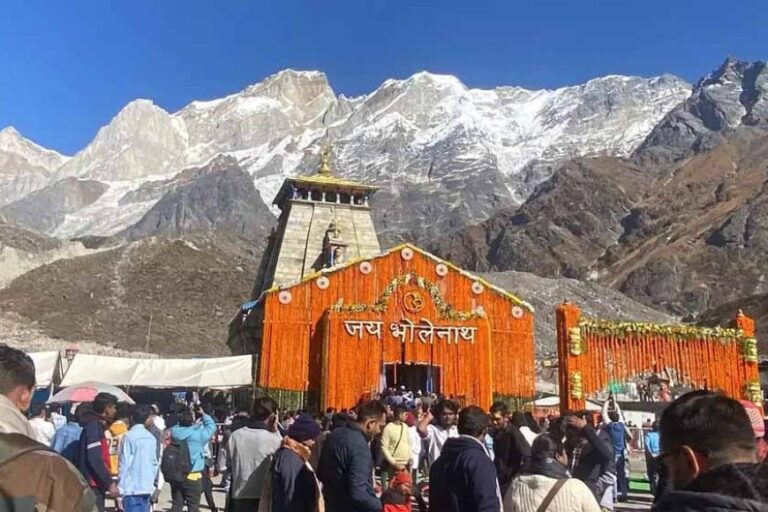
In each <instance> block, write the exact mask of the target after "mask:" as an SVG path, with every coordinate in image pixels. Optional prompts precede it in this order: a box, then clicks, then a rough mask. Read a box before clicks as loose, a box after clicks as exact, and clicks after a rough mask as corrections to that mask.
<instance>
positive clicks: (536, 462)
mask: <svg viewBox="0 0 768 512" xmlns="http://www.w3.org/2000/svg"><path fill="white" fill-rule="evenodd" d="M521 474H523V475H542V476H546V477H547V478H555V479H557V480H560V479H561V478H571V473H570V472H569V471H568V468H567V467H565V465H564V464H563V463H562V462H560V461H559V460H557V459H550V458H539V457H532V458H531V459H529V460H528V463H527V464H526V465H525V466H524V467H523V470H522V471H521Z"/></svg>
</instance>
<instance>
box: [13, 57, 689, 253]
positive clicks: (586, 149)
mask: <svg viewBox="0 0 768 512" xmlns="http://www.w3.org/2000/svg"><path fill="white" fill-rule="evenodd" d="M689 94H690V85H689V84H687V83H686V82H684V81H682V80H680V79H678V78H676V77H673V76H669V75H665V76H662V77H656V78H638V77H624V76H608V77H604V78H597V79H594V80H591V81H589V82H587V83H586V84H583V85H577V86H572V87H564V88H561V89H556V90H539V91H534V90H527V89H522V88H519V87H499V88H496V89H493V90H480V89H471V88H468V87H466V86H465V85H464V84H462V83H461V82H460V81H459V80H458V79H457V78H455V77H452V76H445V75H435V74H431V73H426V72H422V73H417V74H416V75H414V76H412V77H410V78H408V79H406V80H387V81H385V82H384V83H383V84H382V85H381V86H380V87H379V88H378V89H376V90H375V91H374V92H372V93H370V94H368V95H365V96H361V97H357V98H347V97H345V96H343V95H341V96H337V95H336V94H335V93H334V91H333V89H332V88H331V86H330V85H329V83H328V81H327V78H326V77H325V75H324V74H323V73H320V72H315V71H310V72H300V71H293V70H286V71H282V72H280V73H277V74H275V75H272V76H270V77H268V78H267V79H265V80H264V81H262V82H261V83H258V84H256V85H253V86H250V87H248V88H246V89H245V90H243V91H241V92H239V93H236V94H233V95H231V96H228V97H226V98H221V99H214V100H212V101H196V102H193V103H191V104H189V105H188V106H186V107H184V108H183V109H181V110H180V111H179V112H176V113H173V114H172V113H169V112H167V111H165V110H163V109H162V108H161V107H159V106H157V105H155V104H153V103H152V102H151V101H148V100H136V101H133V102H131V103H129V104H128V105H127V106H126V107H124V108H123V110H121V111H120V112H119V113H118V114H117V115H116V116H115V117H114V118H113V119H112V121H111V122H110V123H109V124H108V125H107V126H105V127H103V128H102V129H101V130H99V132H98V134H97V135H96V137H95V138H94V140H93V141H92V142H91V143H90V144H89V145H88V146H87V147H86V148H85V149H83V150H82V151H80V152H79V153H77V154H76V155H75V156H74V157H73V158H71V159H69V160H68V161H65V159H64V157H61V155H58V157H59V159H60V162H59V164H56V163H55V162H53V163H51V165H50V166H49V167H43V170H44V171H45V172H47V173H50V174H51V177H50V178H48V179H47V181H46V180H45V179H43V178H45V176H39V177H37V178H35V180H36V181H35V183H37V182H38V181H41V183H40V184H37V185H35V186H34V187H30V191H31V190H35V189H39V188H42V187H43V186H45V185H46V184H48V183H50V182H51V181H53V180H58V179H63V178H66V177H76V178H79V179H87V180H96V181H100V182H103V183H105V184H106V185H107V186H108V187H109V188H108V190H107V192H105V193H104V194H102V195H101V196H100V197H99V198H98V199H97V200H96V201H95V202H94V203H92V204H89V205H88V206H86V207H85V208H84V209H83V210H81V211H77V212H71V213H69V214H68V215H67V216H66V218H65V219H64V220H63V222H61V223H59V224H58V225H57V226H56V228H55V229H54V230H53V231H52V233H53V234H56V235H57V236H61V237H69V236H77V235H86V234H91V235H110V234H114V233H117V232H119V231H121V230H124V229H125V228H127V227H129V226H130V225H132V224H133V223H135V222H137V221H138V220H139V218H141V216H142V215H143V214H144V213H145V212H147V211H148V210H149V209H150V208H151V207H152V206H153V204H154V203H155V202H157V200H158V199H159V197H156V196H152V197H146V195H144V194H137V193H136V192H137V191H138V189H139V188H140V187H141V186H142V185H146V184H147V182H154V181H158V182H159V181H163V182H165V181H167V180H168V179H169V178H170V177H172V176H173V175H175V174H177V173H179V172H181V171H182V170H183V169H185V168H188V167H191V166H200V165H205V164H206V163H207V162H209V161H210V160H211V159H213V158H214V157H216V156H218V155H222V154H223V155H228V156H231V157H234V158H235V159H236V160H237V161H238V163H239V165H240V166H241V167H242V168H244V169H245V170H246V171H247V172H248V173H249V174H250V175H251V176H253V179H254V183H255V186H256V189H257V190H258V191H259V193H260V195H261V197H262V199H263V200H264V201H265V202H266V203H267V204H269V203H271V201H272V199H273V196H274V194H275V192H276V191H277V189H278V187H279V186H280V184H281V183H282V181H283V180H284V179H285V177H286V176H289V175H295V174H306V173H311V172H314V170H315V167H316V163H317V160H318V156H317V155H318V153H319V151H320V149H321V146H323V145H326V144H328V143H331V144H332V147H333V167H334V172H336V173H337V174H339V175H341V176H344V177H349V178H353V179H358V180H362V181H366V182H371V183H375V184H377V185H380V186H381V187H382V190H381V191H380V192H379V193H378V194H377V197H376V199H377V202H378V206H379V207H378V208H377V214H378V218H377V222H378V224H379V227H380V228H381V230H382V233H383V234H384V236H385V238H387V239H389V240H392V239H396V238H398V237H401V236H408V237H409V238H417V239H418V238H420V237H424V236H428V234H429V230H440V231H445V230H450V229H456V228H459V227H461V226H464V225H466V224H470V223H476V222H479V221H482V220H483V219H485V218H487V217H488V216H490V215H491V214H492V213H493V212H494V211H496V210H498V209H499V208H503V207H506V206H510V205H514V204H518V203H520V202H521V201H522V200H524V199H525V197H527V195H528V194H529V193H530V192H531V190H532V188H533V187H534V186H535V185H536V184H538V183H540V182H541V181H543V180H544V179H546V178H547V176H548V173H549V168H550V167H551V166H552V165H553V164H554V163H555V162H557V161H560V160H562V159H566V158H570V157H574V156H582V155H594V154H610V155H620V156H624V155H628V154H630V153H631V152H632V151H634V150H635V149H636V148H637V147H638V146H639V145H640V144H641V143H642V141H643V140H644V139H645V138H646V136H647V135H648V133H649V132H650V131H651V130H652V128H653V127H654V126H655V125H656V124H657V123H658V122H659V120H661V119H662V118H663V117H664V115H665V114H666V113H667V112H669V111H670V110H671V109H672V108H674V107H675V106H676V105H678V104H679V103H681V102H682V101H684V100H685V99H686V98H687V97H688V96H689ZM1 140H3V139H0V141H1ZM22 140H23V139H22ZM3 147H4V146H3V144H1V143H0V171H2V174H4V175H11V174H14V175H20V176H27V175H29V174H30V172H31V171H30V170H28V167H24V166H22V165H20V164H18V163H15V161H10V163H8V162H5V163H4V162H3V160H2V155H3ZM40 149H41V148H40ZM41 151H44V150H42V149H41ZM54 155H57V154H55V153H54ZM30 158H31V157H30ZM30 179H32V178H30ZM1 186H2V185H0V187H1ZM17 188H18V187H17ZM0 194H2V191H0ZM16 198H18V195H16V196H14V197H12V199H16ZM0 200H2V196H0ZM5 202H8V201H5ZM425 219H428V220H429V222H425ZM425 226H428V228H429V229H426V228H425Z"/></svg>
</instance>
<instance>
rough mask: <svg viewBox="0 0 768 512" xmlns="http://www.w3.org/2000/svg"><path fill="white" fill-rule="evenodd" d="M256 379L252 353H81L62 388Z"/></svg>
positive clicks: (230, 384)
mask: <svg viewBox="0 0 768 512" xmlns="http://www.w3.org/2000/svg"><path fill="white" fill-rule="evenodd" d="M252 380H253V376H252V368H251V356H250V355H247V356H235V357H212V358H205V359H132V358H127V357H109V356H97V355H90V354H77V356H75V359H74V361H72V364H71V365H70V367H69V369H68V370H67V373H66V375H64V379H63V380H62V381H61V387H66V386H73V385H76V384H81V383H83V382H87V381H96V382H103V383H105V384H112V385H114V386H144V387H149V388H195V387H201V388H222V389H224V388H235V387H239V386H248V385H250V384H251V382H252Z"/></svg>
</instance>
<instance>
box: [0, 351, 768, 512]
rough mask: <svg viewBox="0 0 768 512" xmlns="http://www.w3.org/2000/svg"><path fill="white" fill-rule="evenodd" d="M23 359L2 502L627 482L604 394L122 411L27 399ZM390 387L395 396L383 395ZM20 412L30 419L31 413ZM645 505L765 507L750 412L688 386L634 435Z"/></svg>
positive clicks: (499, 502) (427, 493) (602, 489)
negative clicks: (481, 402) (579, 407)
mask: <svg viewBox="0 0 768 512" xmlns="http://www.w3.org/2000/svg"><path fill="white" fill-rule="evenodd" d="M34 386H35V371H34V364H33V363H32V361H31V359H30V358H29V357H28V356H27V355H25V354H24V353H23V352H20V351H18V350H14V349H11V348H9V347H5V346H1V345H0V498H2V500H3V504H4V505H9V504H10V505H11V506H8V507H6V508H8V509H9V510H34V509H30V508H28V507H27V508H22V507H21V506H20V505H19V504H21V503H29V502H32V503H37V504H39V505H40V506H41V507H40V508H39V509H41V510H52V511H59V510H62V511H64V510H66V511H69V510H73V511H80V510H82V511H93V510H99V511H102V510H104V509H105V507H106V506H107V504H109V505H110V506H111V504H112V503H114V506H115V508H116V509H118V510H121V511H125V512H134V511H136V512H139V511H141V512H147V511H150V510H153V508H154V507H155V506H156V502H157V497H158V495H159V493H160V490H161V489H162V488H163V486H164V485H166V484H167V485H168V486H169V487H170V490H171V503H172V505H171V510H172V511H174V512H177V511H178V512H180V511H181V510H183V509H184V508H185V507H186V510H189V511H190V512H196V511H197V510H199V509H200V501H201V497H202V496H205V497H206V500H207V504H208V507H209V508H210V509H212V510H216V505H215V503H214V502H213V499H212V496H211V489H212V487H213V483H212V479H211V477H212V476H213V474H214V473H216V472H219V473H221V474H222V480H221V484H220V485H221V486H222V488H223V489H224V490H225V491H226V495H227V500H226V509H227V510H229V511H235V512H238V511H246V510H247V511H253V512H319V511H344V512H347V511H348V512H378V511H382V512H409V511H412V510H413V509H414V508H415V507H418V509H419V511H427V510H433V511H436V512H474V511H477V512H501V511H504V512H539V511H545V510H547V511H589V512H597V511H600V510H612V509H613V508H614V506H615V504H616V503H617V502H619V501H622V500H624V499H626V497H627V493H628V490H629V485H628V478H627V477H628V470H627V469H626V468H627V458H626V454H627V446H628V442H629V441H630V437H631V434H630V432H629V430H628V429H627V426H626V424H625V422H624V418H623V415H622V412H621V408H620V407H619V405H618V403H616V402H615V401H614V400H612V399H609V400H608V401H607V402H606V403H605V405H604V408H603V411H601V413H598V412H586V411H584V412H574V413H570V412H567V411H566V412H564V414H562V415H561V416H559V417H550V418H547V419H543V420H541V421H536V420H534V418H533V417H532V416H531V415H530V414H528V415H526V414H524V413H522V412H520V411H513V410H510V408H509V407H508V405H507V404H506V403H503V402H497V403H494V404H492V405H491V407H490V408H489V409H488V410H484V409H483V408H480V407H478V406H474V405H468V406H465V407H459V406H458V405H457V403H456V402H454V401H452V400H449V399H444V398H443V399H440V398H439V397H430V399H429V400H423V401H420V402H417V401H416V400H415V398H411V397H408V398H407V399H400V400H398V399H395V400H392V399H391V398H390V399H387V398H385V399H384V400H371V401H361V402H360V403H359V404H358V405H357V406H356V407H355V408H353V409H350V410H344V411H335V410H328V411H326V413H325V414H324V415H320V416H313V415H312V414H310V413H309V412H308V411H291V412H289V413H283V412H281V411H280V409H279V407H278V404H277V402H276V401H275V400H273V399H272V398H270V397H267V396H263V397H260V398H257V399H255V401H254V403H253V404H252V406H251V408H250V410H249V411H248V412H245V411H241V412H238V413H234V412H232V413H231V414H228V415H225V416H226V417H221V418H219V419H220V424H219V425H218V426H217V423H216V421H215V419H214V417H213V414H212V413H213V411H212V410H211V409H210V408H209V407H207V406H205V405H200V404H194V403H193V404H190V405H188V404H180V405H177V406H176V407H174V408H173V409H172V410H171V411H169V414H167V415H166V416H162V415H160V414H159V413H160V411H159V408H158V407H156V406H151V405H148V404H147V405H144V404H139V405H136V406H130V407H129V406H126V405H125V404H122V403H118V400H117V398H116V397H115V396H113V395H110V394H108V393H101V394H99V395H97V396H96V397H95V398H94V400H93V401H92V402H90V403H84V404H80V405H79V406H78V407H77V408H76V409H74V410H73V409H72V408H64V409H65V410H66V409H68V410H69V412H68V414H67V415H66V416H64V415H62V410H63V409H62V408H61V407H59V406H58V405H52V406H49V407H46V406H45V405H43V404H40V405H38V404H35V405H34V406H33V407H32V408H31V410H30V404H31V399H32V394H33V392H34ZM391 396H400V397H403V396H405V393H394V394H392V395H390V397H391ZM27 413H28V414H29V416H28V415H27ZM643 445H644V450H645V453H646V463H647V468H648V470H647V473H648V478H649V480H650V482H651V488H652V492H653V494H654V496H655V505H654V510H657V511H659V512H666V511H672V510H683V511H694V510H701V511H704V510H741V511H759V510H768V462H765V454H766V451H768V448H767V446H768V444H766V440H765V425H764V423H763V417H762V414H761V411H760V410H759V409H758V408H757V407H755V406H754V405H753V404H752V405H750V404H746V403H740V402H739V401H736V400H733V399H731V398H728V397H726V396H723V395H721V394H717V393H713V392H709V391H694V392H690V393H687V394H685V395H683V396H681V397H679V398H677V399H676V400H674V401H673V402H671V403H670V405H669V406H668V407H666V408H665V409H664V411H663V412H662V414H661V418H660V420H659V421H658V422H655V423H654V424H653V425H652V428H650V429H649V431H648V432H647V433H646V434H645V439H644V443H643Z"/></svg>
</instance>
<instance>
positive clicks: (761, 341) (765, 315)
mask: <svg viewBox="0 0 768 512" xmlns="http://www.w3.org/2000/svg"><path fill="white" fill-rule="evenodd" d="M739 311H743V312H744V314H745V315H748V316H750V317H751V318H753V319H754V320H755V331H756V333H757V335H758V336H757V346H758V350H759V351H760V353H761V354H763V356H765V355H766V354H768V338H766V336H765V333H766V332H768V294H765V293H764V294H761V295H752V296H751V297H743V298H739V299H738V300H735V301H733V302H727V303H725V304H722V305H720V306H718V307H715V308H712V309H709V310H707V311H705V312H704V313H702V315H701V316H700V317H699V319H698V321H699V323H700V324H701V325H705V326H710V327H711V326H716V325H728V323H729V322H732V321H733V319H734V318H736V315H738V313H739Z"/></svg>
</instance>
